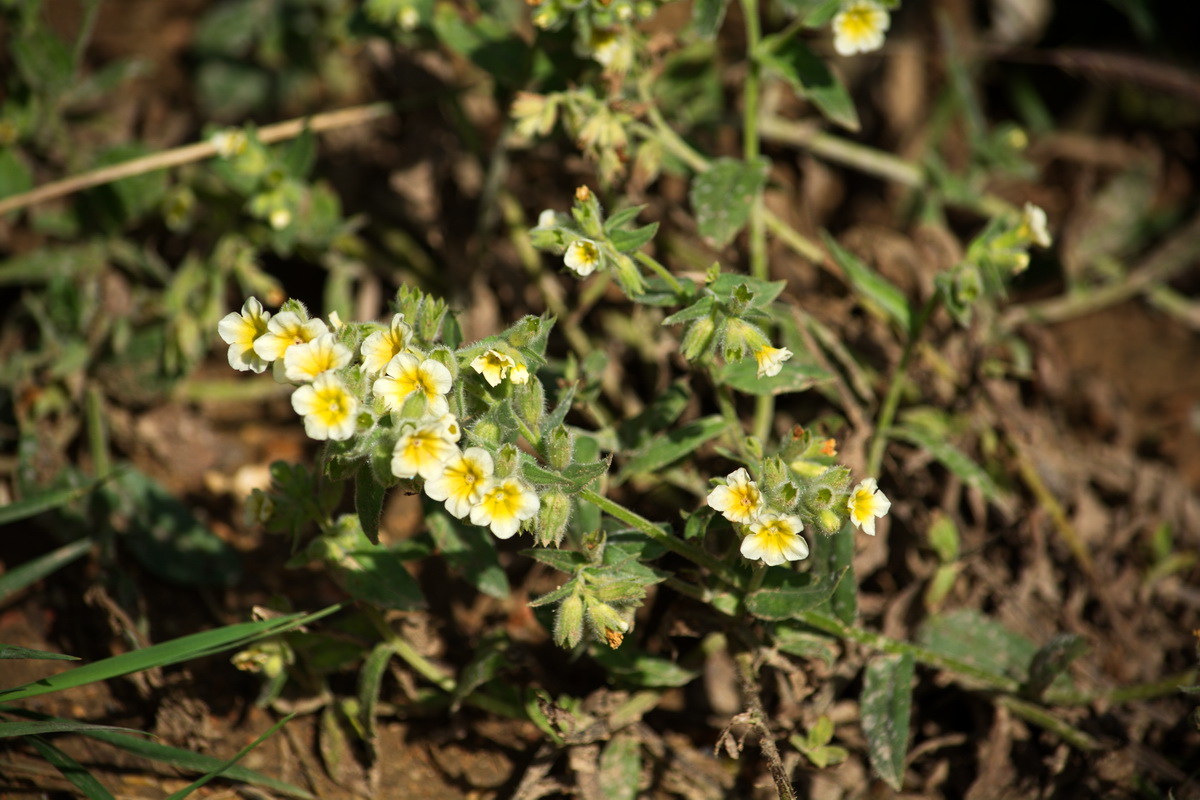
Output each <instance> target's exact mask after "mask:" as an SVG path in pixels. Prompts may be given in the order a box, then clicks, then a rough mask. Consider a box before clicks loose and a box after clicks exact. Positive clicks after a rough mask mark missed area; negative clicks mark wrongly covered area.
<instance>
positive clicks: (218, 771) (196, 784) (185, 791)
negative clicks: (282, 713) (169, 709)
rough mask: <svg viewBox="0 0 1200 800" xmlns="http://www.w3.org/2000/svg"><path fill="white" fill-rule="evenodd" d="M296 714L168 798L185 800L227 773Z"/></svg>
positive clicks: (280, 722)
mask: <svg viewBox="0 0 1200 800" xmlns="http://www.w3.org/2000/svg"><path fill="white" fill-rule="evenodd" d="M294 716H296V715H295V714H288V715H287V716H286V717H284V718H283V719H281V720H279V721H278V722H276V723H275V724H274V725H272V726H271V727H270V728H268V729H267V730H266V732H264V733H263V734H262V735H261V736H259V737H258V738H257V739H255V740H254V741H253V742H251V743H250V744H248V745H246V746H245V747H243V748H242V749H241V750H239V751H238V752H237V754H236V755H235V756H234V757H233V758H231V759H229V760H228V761H225V762H223V763H221V764H220V765H218V766H216V767H214V768H213V769H211V770H209V772H208V774H206V775H204V776H203V777H202V778H200V779H199V780H196V781H193V782H192V783H191V784H189V785H187V786H185V787H183V788H182V789H180V790H179V791H178V792H175V793H174V794H172V795H171V796H170V797H168V798H167V800H183V798H185V797H187V796H188V795H190V794H191V793H192V792H194V791H196V790H197V789H199V788H200V787H201V786H203V785H204V784H206V783H208V782H209V781H211V780H212V779H213V778H217V777H220V776H222V775H225V774H226V773H228V772H229V770H230V769H231V768H232V767H233V766H235V765H236V764H237V762H239V761H241V760H242V759H243V758H245V757H246V756H247V755H249V754H250V751H251V750H253V749H254V748H256V747H258V746H259V745H260V744H262V743H263V742H265V741H266V740H267V739H270V738H271V737H272V736H274V735H275V732H276V731H278V730H279V729H280V728H282V727H283V726H284V725H286V724H288V723H289V722H291V721H292V717H294Z"/></svg>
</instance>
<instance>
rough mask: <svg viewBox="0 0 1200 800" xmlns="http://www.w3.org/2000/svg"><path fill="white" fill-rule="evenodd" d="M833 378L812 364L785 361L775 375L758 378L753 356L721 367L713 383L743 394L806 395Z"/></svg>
mask: <svg viewBox="0 0 1200 800" xmlns="http://www.w3.org/2000/svg"><path fill="white" fill-rule="evenodd" d="M831 380H833V376H832V375H831V374H829V373H828V372H826V371H825V370H823V369H821V368H820V367H818V366H815V365H813V364H805V363H803V362H800V361H796V360H795V359H794V358H793V359H792V360H791V361H785V362H784V363H783V368H782V369H781V370H780V371H779V374H778V375H771V376H767V375H764V376H763V377H761V378H760V377H758V362H756V361H755V360H754V358H753V357H747V358H743V359H742V360H740V361H735V362H733V363H732V364H725V365H724V366H722V367H721V369H720V370H718V371H717V381H718V382H719V383H722V384H724V385H726V386H730V387H732V388H734V389H737V390H738V391H739V392H742V393H743V394H752V395H781V394H798V393H799V392H806V391H808V390H809V389H811V388H813V387H814V386H819V385H821V384H822V383H828V382H829V381H831Z"/></svg>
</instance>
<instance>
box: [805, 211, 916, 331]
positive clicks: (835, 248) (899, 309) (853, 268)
mask: <svg viewBox="0 0 1200 800" xmlns="http://www.w3.org/2000/svg"><path fill="white" fill-rule="evenodd" d="M821 238H822V239H823V240H824V242H825V246H826V247H828V248H829V253H830V255H832V256H833V260H834V261H835V262H837V265H838V266H839V267H841V268H842V272H844V273H845V275H846V280H847V281H849V282H850V285H851V286H852V287H853V288H854V291H856V292H858V293H859V294H861V295H862V296H863V297H865V298H867V299H868V300H870V301H871V302H873V303H874V304H875V305H877V306H878V307H879V308H880V309H882V310H883V312H884V313H885V314H887V315H888V316H889V317H891V318H892V319H893V320H895V321H896V322H897V323H898V324H899V325H900V327H901V328H902V329H903V330H904V331H905V332H906V333H907V332H908V331H909V330H911V329H912V312H911V310H910V309H909V307H908V299H907V298H906V297H905V296H904V292H902V291H900V290H899V289H898V288H896V286H895V285H894V284H892V283H891V282H890V281H888V280H887V278H884V277H883V276H882V275H880V274H879V273H878V272H876V271H875V270H873V269H871V268H870V267H868V266H867V265H866V264H864V263H863V262H861V261H859V260H858V256H856V255H854V254H853V253H851V252H850V251H849V250H847V249H846V248H844V247H842V246H841V245H840V244H838V243H837V242H836V241H835V240H834V238H833V237H832V236H830V235H829V234H828V233H827V232H825V231H822V232H821Z"/></svg>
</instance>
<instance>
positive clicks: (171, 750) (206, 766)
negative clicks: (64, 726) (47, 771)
mask: <svg viewBox="0 0 1200 800" xmlns="http://www.w3.org/2000/svg"><path fill="white" fill-rule="evenodd" d="M86 735H87V736H90V737H91V738H93V739H98V740H99V741H102V742H107V743H108V744H111V745H115V746H116V747H119V748H121V749H122V750H125V751H126V752H129V753H133V754H134V755H136V756H141V757H142V758H147V759H150V760H151V761H157V762H159V763H162V764H167V765H169V766H172V767H176V768H178V769H184V770H188V771H190V772H210V771H212V770H216V769H221V768H222V767H224V766H225V764H226V762H224V761H222V760H221V759H219V758H214V757H213V756H206V755H201V754H200V753H193V752H191V751H190V750H181V749H179V748H177V747H168V746H167V745H162V744H158V743H156V742H148V741H145V740H144V739H138V738H135V737H133V736H127V735H125V734H123V733H109V732H107V731H89V732H87V734H86ZM221 775H222V777H224V778H226V779H228V780H235V781H241V782H243V783H249V784H251V785H254V786H262V787H264V788H267V789H270V790H271V791H273V792H279V793H280V794H285V795H288V796H290V797H300V798H304V800H314V798H313V796H312V795H311V794H309V793H308V792H306V791H304V790H303V789H301V788H299V787H297V786H293V785H292V784H290V783H285V782H283V781H280V780H276V779H275V778H269V777H267V776H266V775H263V774H262V773H259V772H255V771H254V770H251V769H247V768H245V767H239V766H232V767H228V768H227V769H224V770H223V771H222V773H221Z"/></svg>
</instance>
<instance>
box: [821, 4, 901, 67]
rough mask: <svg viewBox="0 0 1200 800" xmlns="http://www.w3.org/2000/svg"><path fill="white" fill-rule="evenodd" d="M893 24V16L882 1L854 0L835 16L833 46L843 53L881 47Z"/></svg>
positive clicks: (848, 53) (863, 51) (844, 54)
mask: <svg viewBox="0 0 1200 800" xmlns="http://www.w3.org/2000/svg"><path fill="white" fill-rule="evenodd" d="M889 25H891V17H889V16H888V12H887V10H886V9H885V8H884V7H883V6H881V5H879V3H876V2H874V0H851V2H849V3H846V4H844V5H843V6H842V10H841V11H839V12H838V13H837V16H835V17H834V18H833V49H834V50H837V51H838V53H839V54H840V55H843V56H850V55H854V54H855V53H868V52H870V51H872V50H878V49H879V48H881V47H883V34H884V33H885V32H886V31H887V29H888V26H889Z"/></svg>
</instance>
